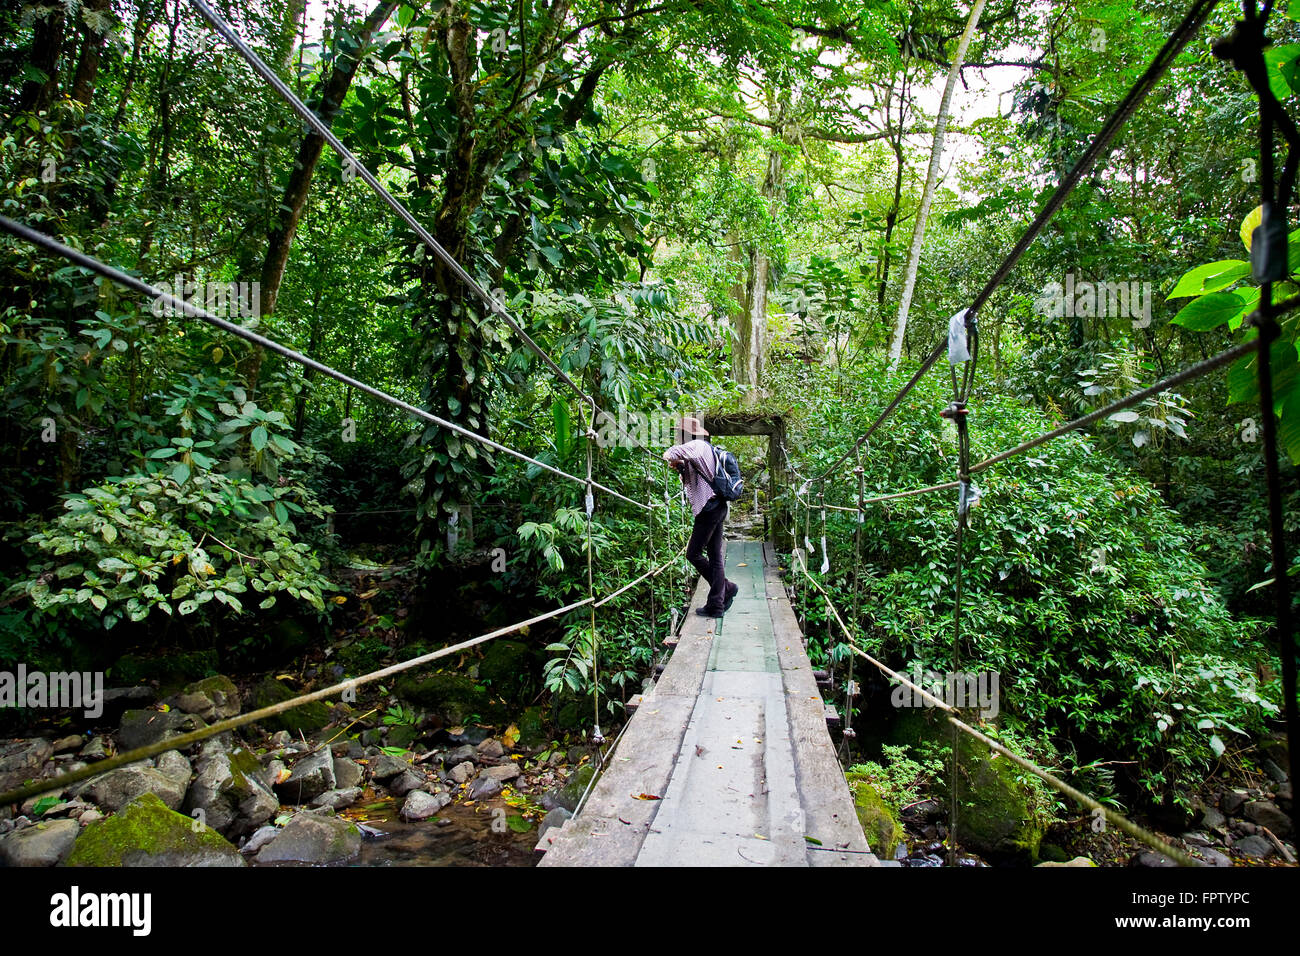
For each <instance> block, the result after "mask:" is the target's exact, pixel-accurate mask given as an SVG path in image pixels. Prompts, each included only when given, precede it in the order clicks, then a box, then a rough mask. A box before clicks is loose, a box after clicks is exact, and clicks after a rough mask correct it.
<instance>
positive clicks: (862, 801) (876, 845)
mask: <svg viewBox="0 0 1300 956" xmlns="http://www.w3.org/2000/svg"><path fill="white" fill-rule="evenodd" d="M848 781H849V789H850V790H851V791H853V809H854V810H856V811H857V814H858V822H859V823H861V824H862V832H863V834H864V835H865V836H866V838H867V845H868V846H869V847H871V852H872V853H874V854H875V855H876V856H878V857H880V858H881V859H884V860H892V859H893V858H894V849H895V848H896V847H897V846H898V844H899V841H901V840H902V839H903V825H902V824H901V823H900V822H899V820H898V815H897V814H896V813H895V812H894V808H893V807H891V806H890V805H889V804H888V803H886V802H885V801H884V800H883V799H882V798H881V796H880V794H879V792H878V791H877V790H876V788H875V787H874V786H872V784H871V781H870V780H869V779H867V777H866V775H865V774H861V773H850V774H848Z"/></svg>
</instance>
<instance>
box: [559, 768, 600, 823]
mask: <svg viewBox="0 0 1300 956" xmlns="http://www.w3.org/2000/svg"><path fill="white" fill-rule="evenodd" d="M595 773H596V768H595V767H594V766H593V765H591V764H589V763H584V764H583V765H582V766H581V767H579V768H578V769H577V770H575V771H573V773H571V774H570V775H569V779H568V780H567V781H566V782H565V784H564V786H563V787H561V788H560V789H559V791H558V792H557V793H556V794H555V800H554V801H553V802H554V804H555V806H557V807H563V808H564V809H565V810H568V811H569V812H570V813H573V812H574V811H575V810H576V809H577V807H578V801H579V800H581V799H582V795H583V794H584V793H586V792H587V784H589V783H591V778H592V777H593V776H594V775H595Z"/></svg>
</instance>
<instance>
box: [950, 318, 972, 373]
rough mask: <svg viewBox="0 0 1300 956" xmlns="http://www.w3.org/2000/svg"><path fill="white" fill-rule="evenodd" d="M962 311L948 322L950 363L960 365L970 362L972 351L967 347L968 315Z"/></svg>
mask: <svg viewBox="0 0 1300 956" xmlns="http://www.w3.org/2000/svg"><path fill="white" fill-rule="evenodd" d="M969 311H970V310H969V309H962V310H961V311H960V312H958V313H957V314H956V315H954V316H953V317H952V318H951V319H949V320H948V362H949V363H950V364H952V365H958V364H960V363H961V362H969V361H970V350H969V349H968V348H967V347H966V313H967V312H969Z"/></svg>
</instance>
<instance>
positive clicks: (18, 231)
mask: <svg viewBox="0 0 1300 956" xmlns="http://www.w3.org/2000/svg"><path fill="white" fill-rule="evenodd" d="M0 229H3V230H4V231H5V232H8V233H10V234H12V235H15V236H18V237H19V238H20V239H23V240H26V241H27V242H30V243H32V244H33V245H35V246H40V247H41V248H42V249H45V250H46V251H48V252H52V253H54V254H55V255H59V256H62V257H63V258H65V259H67V260H69V261H71V262H74V263H76V264H77V265H79V266H81V267H82V268H85V269H89V270H90V271H91V272H94V273H95V274H97V275H100V276H103V277H104V278H106V279H109V280H111V281H113V282H116V283H117V284H118V285H121V286H125V287H126V288H128V289H132V290H134V291H136V292H139V293H140V294H141V295H144V296H148V297H150V298H152V299H155V300H157V301H159V302H160V303H163V304H165V305H167V306H169V307H171V308H174V309H177V310H179V311H180V312H181V313H182V314H184V315H187V316H189V317H191V318H195V319H198V320H200V321H201V322H205V323H207V324H208V325H211V326H213V327H214V328H218V329H221V330H222V331H223V332H227V333H229V334H230V335H233V336H235V337H237V338H241V339H243V340H244V341H246V342H252V343H253V344H254V345H258V346H261V347H262V348H264V349H266V350H267V351H270V352H274V353H276V354H277V355H279V356H281V357H283V358H285V359H288V360H289V361H290V362H293V363H295V364H297V365H301V366H302V367H303V368H309V369H311V370H313V371H315V372H318V373H319V374H321V375H324V376H326V377H327V378H332V379H334V380H335V381H336V382H340V383H342V384H343V385H346V386H348V387H349V388H353V389H356V390H357V391H359V392H362V393H364V394H366V395H369V396H370V397H371V398H375V399H378V400H379V401H381V402H384V403H386V404H388V405H392V406H393V407H394V408H399V409H401V410H402V411H404V412H406V413H407V414H408V415H411V416H413V417H415V418H419V419H422V420H423V421H426V422H430V423H432V424H434V425H437V426H438V427H440V428H445V429H446V430H447V431H450V432H453V433H455V434H457V435H460V436H461V437H462V438H468V439H469V440H470V441H473V442H477V443H478V444H480V445H483V446H484V447H485V448H491V449H493V450H495V451H499V452H501V453H502V454H505V455H509V456H510V457H512V458H516V459H518V460H519V461H522V462H524V463H526V464H528V465H532V466H533V467H535V468H540V469H541V470H542V471H545V472H548V473H550V474H552V475H555V476H556V477H558V478H563V479H565V480H566V481H571V482H574V483H576V484H580V485H582V484H586V482H584V481H583V479H581V478H579V477H578V476H577V475H571V474H569V473H568V472H565V471H561V470H560V469H559V468H556V467H555V466H554V465H548V464H547V463H546V462H544V461H538V460H537V459H536V458H533V457H531V456H529V455H525V454H524V453H523V452H521V451H515V449H513V448H509V447H507V446H506V445H503V444H501V443H500V442H496V441H493V440H492V439H491V438H487V437H485V436H483V435H479V434H476V433H475V432H472V431H470V430H469V429H467V428H463V427H461V426H460V425H457V424H456V423H455V422H450V421H447V420H446V419H444V418H439V417H438V416H437V415H434V414H433V413H431V412H428V411H425V410H424V409H423V408H417V407H416V406H414V405H412V404H410V403H409V402H404V401H402V400H401V399H400V398H396V397H394V396H392V395H389V394H388V393H387V392H384V391H382V390H380V389H378V388H375V387H374V386H373V385H367V384H366V383H365V382H362V381H360V380H359V379H355V378H353V377H352V376H350V375H347V374H345V373H344V372H340V371H338V370H337V369H334V368H331V367H330V366H328V365H325V364H324V363H322V362H318V361H316V360H315V359H313V358H309V357H308V356H306V355H303V354H302V353H301V352H297V351H295V350H294V349H291V348H289V347H288V346H286V345H281V344H280V343H279V342H274V341H272V340H271V339H268V338H266V337H265V336H262V335H258V334H257V333H256V332H253V331H252V330H250V329H246V328H244V327H243V326H241V325H236V324H235V323H233V322H229V321H227V320H226V319H223V318H220V317H218V316H216V315H213V314H212V313H211V312H208V311H207V310H205V309H202V308H199V307H198V306H195V305H192V304H190V303H189V302H186V301H185V300H183V299H178V298H177V297H176V296H173V295H170V294H169V293H165V292H162V291H161V290H159V289H156V288H154V287H153V286H152V285H150V284H149V283H147V282H144V281H142V280H140V279H137V278H136V277H135V276H131V275H127V274H126V273H125V272H122V271H121V270H120V269H115V268H113V267H112V266H110V265H107V264H106V263H103V262H100V261H99V260H98V259H95V258H93V257H92V256H88V255H86V254H85V253H84V252H81V251H79V250H77V249H73V248H72V247H70V246H66V245H64V244H63V243H61V242H59V241H57V240H55V239H51V238H50V237H49V236H47V235H45V234H44V233H40V232H37V231H36V230H35V229H31V228H29V227H28V226H25V225H23V224H22V223H20V222H15V221H14V220H12V219H9V218H8V217H6V216H0ZM593 487H595V488H597V489H599V490H600V491H603V492H604V493H605V494H607V495H612V496H613V497H615V498H618V499H619V500H621V501H625V502H627V503H628V504H630V505H633V506H634V507H637V508H644V507H646V506H645V505H644V504H642V503H641V502H639V501H635V500H633V499H631V498H629V497H627V496H626V495H623V494H620V493H619V492H617V491H615V490H614V489H613V488H606V487H605V486H604V485H602V484H594V485H593Z"/></svg>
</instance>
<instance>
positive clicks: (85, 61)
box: [72, 0, 111, 106]
mask: <svg viewBox="0 0 1300 956" xmlns="http://www.w3.org/2000/svg"><path fill="white" fill-rule="evenodd" d="M87 6H88V7H89V8H90V9H91V10H93V11H95V12H96V13H110V12H111V10H110V8H109V4H108V0H93V2H92V3H90V4H88V5H87ZM81 33H82V37H83V39H82V41H81V56H80V58H79V59H78V60H77V72H76V74H75V76H74V77H73V80H72V98H73V99H74V100H76V101H77V102H78V103H80V104H82V105H83V106H89V105H90V100H91V97H93V96H94V95H95V80H96V79H97V78H98V77H99V58H100V56H101V55H102V54H103V52H104V34H102V33H98V32H96V31H95V30H94V29H93V28H91V26H90V25H89V24H87V23H84V22H83V23H82V25H81Z"/></svg>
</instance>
